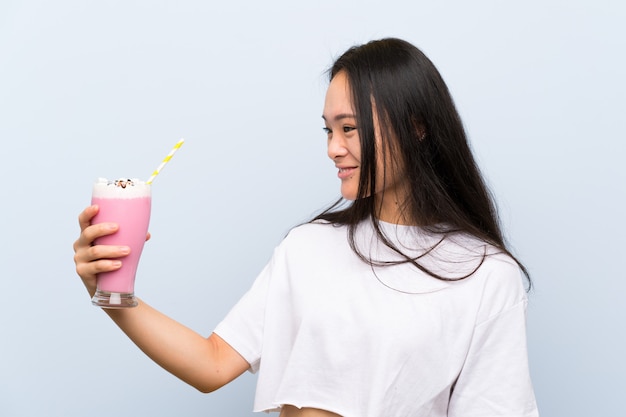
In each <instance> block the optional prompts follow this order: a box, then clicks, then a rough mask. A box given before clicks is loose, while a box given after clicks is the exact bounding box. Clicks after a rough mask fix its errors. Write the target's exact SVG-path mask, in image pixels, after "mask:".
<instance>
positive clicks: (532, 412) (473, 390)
mask: <svg viewBox="0 0 626 417" xmlns="http://www.w3.org/2000/svg"><path fill="white" fill-rule="evenodd" d="M526 305H527V301H526V300H525V299H524V300H523V301H520V302H518V303H517V304H515V305H514V306H512V307H510V308H509V309H507V310H505V311H502V312H501V313H499V314H498V315H497V316H495V317H492V318H490V319H488V320H486V321H485V322H482V323H480V324H478V325H477V326H476V328H475V331H474V335H473V337H472V341H471V345H470V349H469V352H468V355H467V358H466V360H465V363H464V365H463V368H462V370H461V373H460V375H459V377H458V379H457V381H456V383H455V385H454V387H453V390H452V394H451V398H450V404H449V408H448V416H449V417H487V416H488V417H495V416H502V417H505V416H506V417H536V416H538V412H537V405H536V402H535V396H534V393H533V388H532V383H531V379H530V374H529V368H528V353H527V345H526Z"/></svg>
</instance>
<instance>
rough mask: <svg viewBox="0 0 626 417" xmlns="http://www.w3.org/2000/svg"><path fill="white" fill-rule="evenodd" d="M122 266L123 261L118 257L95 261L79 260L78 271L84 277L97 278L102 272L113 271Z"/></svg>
mask: <svg viewBox="0 0 626 417" xmlns="http://www.w3.org/2000/svg"><path fill="white" fill-rule="evenodd" d="M121 267H122V261H120V260H117V259H100V260H98V261H94V262H78V263H77V264H76V273H77V274H78V275H79V276H81V277H82V278H84V279H95V277H96V275H98V274H100V273H102V272H111V271H115V270H117V269H120V268H121Z"/></svg>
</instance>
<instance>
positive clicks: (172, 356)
mask: <svg viewBox="0 0 626 417" xmlns="http://www.w3.org/2000/svg"><path fill="white" fill-rule="evenodd" d="M97 211H98V208H97V207H95V206H91V207H88V208H87V209H85V210H84V211H83V212H82V213H81V214H80V216H79V218H78V219H79V224H80V228H81V234H80V237H79V238H78V240H77V241H76V242H75V243H74V252H75V255H74V262H75V263H76V272H77V273H78V275H79V276H80V277H81V279H82V280H83V283H84V284H85V287H86V288H87V291H88V292H89V294H90V296H93V294H94V293H95V289H96V274H98V273H99V272H104V271H113V270H115V269H118V268H119V267H120V266H121V263H119V262H117V261H114V260H112V258H117V257H123V256H126V255H128V253H129V252H128V247H123V246H104V245H96V246H92V243H93V241H94V240H95V239H96V238H97V237H100V236H104V235H108V234H111V233H115V232H116V231H117V225H115V224H111V223H108V224H107V223H102V224H97V225H90V224H89V223H90V221H91V219H92V218H93V216H94V215H95V214H96V213H97ZM105 311H106V312H107V314H108V315H109V316H110V317H111V319H113V321H114V322H115V323H116V324H117V325H118V326H119V327H120V328H121V329H122V330H123V331H124V333H126V335H127V336H128V337H129V338H130V339H131V340H132V341H133V342H134V343H135V344H136V345H137V346H138V347H139V348H140V349H141V350H142V351H143V352H144V353H146V355H148V356H149V357H150V358H151V359H152V360H154V361H155V362H156V363H157V364H159V365H160V366H161V367H163V368H164V369H166V370H167V371H169V372H171V373H172V374H174V375H175V376H177V377H178V378H180V379H182V380H183V381H185V382H187V383H188V384H190V385H192V386H194V387H195V388H197V389H198V390H200V391H202V392H211V391H214V390H216V389H218V388H220V387H222V386H223V385H225V384H227V383H228V382H230V381H232V380H233V379H235V378H236V377H238V376H239V375H241V374H242V373H243V372H245V371H246V370H247V369H248V367H249V365H248V363H247V362H246V360H245V359H244V358H243V357H242V356H241V355H239V353H237V351H235V350H234V349H233V348H232V347H231V346H230V345H228V343H226V342H225V341H224V340H223V339H222V338H220V337H219V336H218V335H216V334H211V336H209V337H208V338H204V337H203V336H201V335H199V334H198V333H196V332H194V331H193V330H191V329H189V328H187V327H185V326H183V325H182V324H180V323H178V322H176V321H174V320H172V319H171V318H169V317H167V316H166V315H164V314H162V313H160V312H158V311H157V310H155V309H154V308H152V307H150V306H149V305H147V304H145V303H144V302H142V301H141V300H140V301H139V305H138V306H137V307H135V308H130V309H119V310H105Z"/></svg>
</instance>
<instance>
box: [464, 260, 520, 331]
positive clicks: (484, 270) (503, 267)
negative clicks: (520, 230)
mask: <svg viewBox="0 0 626 417" xmlns="http://www.w3.org/2000/svg"><path fill="white" fill-rule="evenodd" d="M475 275H476V276H475V277H471V279H475V280H476V281H477V283H478V284H479V286H480V289H481V306H482V308H481V310H482V312H481V317H479V321H485V320H489V319H491V318H493V317H496V316H498V315H500V314H502V313H504V312H506V311H508V310H509V309H511V308H513V307H516V306H518V305H520V304H523V303H526V302H527V293H526V290H525V288H524V277H523V273H522V270H521V268H520V267H519V265H518V264H517V262H515V260H513V259H512V258H511V257H510V256H508V255H506V254H504V253H497V252H495V251H493V252H491V253H487V254H486V256H485V258H484V261H483V264H482V265H481V266H480V268H479V269H478V270H477V271H476V274H475Z"/></svg>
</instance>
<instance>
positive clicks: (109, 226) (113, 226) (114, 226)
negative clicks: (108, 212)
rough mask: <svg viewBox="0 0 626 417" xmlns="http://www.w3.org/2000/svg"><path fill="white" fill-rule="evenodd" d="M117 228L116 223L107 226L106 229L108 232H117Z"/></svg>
mask: <svg viewBox="0 0 626 417" xmlns="http://www.w3.org/2000/svg"><path fill="white" fill-rule="evenodd" d="M116 227H117V226H116V224H115V223H107V225H106V228H107V229H108V230H115V228H116Z"/></svg>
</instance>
